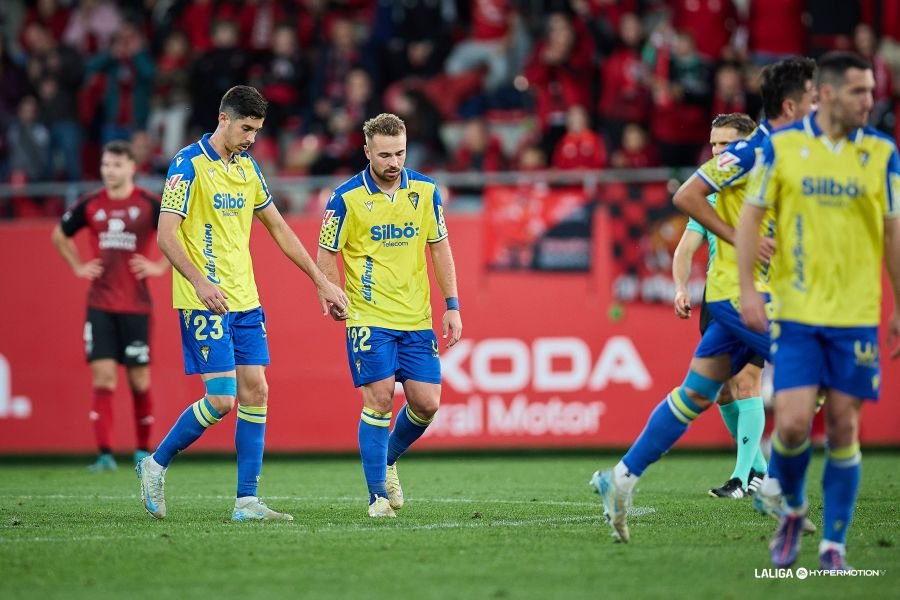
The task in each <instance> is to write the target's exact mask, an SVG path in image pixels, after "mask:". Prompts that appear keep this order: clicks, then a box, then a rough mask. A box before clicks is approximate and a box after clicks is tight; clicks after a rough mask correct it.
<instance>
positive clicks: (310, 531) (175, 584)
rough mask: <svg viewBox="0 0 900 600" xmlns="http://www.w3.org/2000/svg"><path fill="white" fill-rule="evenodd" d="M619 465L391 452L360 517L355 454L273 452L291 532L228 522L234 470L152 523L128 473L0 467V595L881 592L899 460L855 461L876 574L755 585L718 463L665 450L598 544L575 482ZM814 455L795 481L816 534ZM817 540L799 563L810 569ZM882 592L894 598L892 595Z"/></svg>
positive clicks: (746, 507) (857, 533) (895, 527)
mask: <svg viewBox="0 0 900 600" xmlns="http://www.w3.org/2000/svg"><path fill="white" fill-rule="evenodd" d="M617 458H618V457H617V456H613V455H597V456H593V455H585V454H562V455H560V454H554V455H548V456H541V455H537V454H531V453H529V454H526V455H521V456H516V455H512V454H510V455H500V456H497V455H493V456H487V457H458V456H456V457H454V456H441V455H427V456H416V455H415V454H414V455H412V456H410V457H407V458H404V459H403V460H401V461H400V463H398V464H399V473H400V479H401V482H402V483H403V487H404V491H405V492H406V498H407V504H406V507H405V508H404V509H403V510H402V511H400V512H399V516H398V518H397V519H395V520H377V521H376V520H372V519H369V518H368V517H367V516H366V515H365V508H366V506H365V493H364V487H365V484H364V482H363V478H362V469H361V467H360V464H359V461H358V459H357V458H355V457H338V458H304V457H270V458H269V459H268V460H267V462H266V464H265V466H264V470H263V474H264V477H263V479H262V481H261V486H260V493H261V495H262V497H263V498H264V499H265V500H267V501H268V503H269V504H270V506H272V507H273V508H276V509H278V510H284V511H288V512H291V513H293V514H294V516H295V518H296V520H295V521H294V522H292V523H286V522H271V523H232V522H231V521H230V513H231V507H232V504H233V493H234V481H235V468H234V462H233V459H229V460H225V459H215V458H212V459H211V458H208V457H198V456H192V455H190V454H187V455H185V456H181V457H179V458H178V459H177V460H176V461H175V463H173V466H172V468H171V469H170V470H169V473H168V476H167V483H166V492H167V504H168V518H167V519H166V520H165V521H160V522H157V521H153V520H152V519H151V518H150V517H149V516H148V515H147V514H146V513H145V512H144V510H143V508H142V506H141V503H140V498H139V489H138V483H137V479H136V477H135V475H134V472H133V471H132V470H131V469H130V468H129V465H128V464H127V463H120V468H119V470H118V471H117V472H115V473H105V474H99V475H95V474H90V473H87V472H86V471H85V470H84V468H83V465H82V464H80V463H74V462H71V461H70V460H69V461H66V462H56V463H54V462H50V461H21V460H20V461H16V460H14V459H11V458H6V459H4V460H3V462H0V598H8V599H19V598H39V599H41V600H48V599H51V598H66V599H77V598H91V599H98V598H154V599H161V598H216V599H221V598H241V599H251V598H261V599H265V600H275V599H278V598H315V599H319V598H342V599H344V598H379V599H385V598H397V599H416V600H418V599H429V598H486V599H493V598H502V599H520V598H535V599H548V598H563V599H570V598H591V599H607V598H667V599H670V598H749V597H757V598H783V597H789V598H791V599H795V598H826V597H840V598H866V599H870V598H888V597H893V598H896V597H897V596H896V593H897V590H898V589H900V552H898V545H900V508H898V496H900V494H898V492H900V484H898V483H897V482H898V479H897V477H896V468H897V463H898V460H897V454H896V453H891V452H886V451H882V452H870V453H868V454H866V455H865V456H864V459H863V483H862V488H861V490H860V496H859V502H858V506H857V511H856V516H855V521H854V524H853V527H852V529H851V530H850V535H849V539H848V546H849V552H848V559H849V562H850V564H851V565H853V566H854V567H856V568H857V569H870V570H875V571H880V572H881V574H880V575H879V576H857V577H808V578H807V579H805V580H798V579H796V578H793V579H786V578H761V577H760V575H761V574H762V573H763V570H764V569H769V568H771V565H770V563H769V560H768V552H767V549H766V546H767V541H768V539H769V537H770V535H771V533H772V531H773V530H774V525H775V522H774V521H772V520H770V519H768V518H766V517H763V516H761V515H758V514H756V513H754V512H753V510H752V508H751V506H750V501H749V500H748V499H745V500H741V501H734V500H722V499H713V498H709V497H707V496H706V490H707V489H708V488H709V487H712V486H714V485H720V484H721V483H722V482H723V481H724V480H725V479H726V477H727V476H728V474H729V473H730V472H731V467H732V463H733V455H731V454H693V453H679V452H675V453H673V454H672V455H670V456H667V457H665V458H664V459H663V460H662V462H661V463H659V464H657V465H655V466H654V467H652V468H651V469H650V470H649V471H648V472H647V473H646V474H645V476H644V478H642V480H641V482H640V483H639V486H638V492H637V495H636V497H635V502H634V505H635V506H634V508H635V514H634V516H633V517H632V518H631V520H630V522H631V534H632V542H631V543H630V544H627V545H623V544H614V543H613V542H612V538H611V537H610V530H609V528H608V527H607V525H606V524H605V523H604V522H603V521H602V518H601V512H602V510H601V507H600V503H599V501H598V498H597V496H596V495H595V494H593V493H591V491H590V489H589V488H588V486H587V481H588V479H589V477H590V475H591V473H592V472H593V471H594V470H595V469H596V468H598V467H601V466H603V467H607V466H611V465H612V464H613V463H614V462H615V461H616V460H617ZM821 468H822V457H821V452H817V453H816V456H815V457H814V459H813V464H812V467H811V470H810V475H809V486H808V488H809V490H810V492H811V494H810V506H811V514H810V516H811V517H812V519H813V521H814V522H816V524H817V525H819V526H821V510H822V506H821V492H820V485H819V482H820V478H821ZM817 544H818V537H806V538H805V539H804V545H803V550H802V551H801V557H800V560H799V562H798V564H797V565H795V567H799V566H803V567H807V568H810V569H813V568H816V567H817V561H816V546H817ZM892 590H893V591H892Z"/></svg>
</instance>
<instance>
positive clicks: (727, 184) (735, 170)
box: [696, 120, 772, 302]
mask: <svg viewBox="0 0 900 600" xmlns="http://www.w3.org/2000/svg"><path fill="white" fill-rule="evenodd" d="M770 132H771V127H770V125H769V124H768V123H767V122H766V121H765V120H763V121H762V122H761V123H760V124H759V127H757V128H756V129H755V130H754V131H753V133H751V134H750V135H749V136H747V137H746V138H745V139H743V140H739V141H737V142H733V143H731V144H729V145H728V147H727V148H725V150H724V151H723V152H722V153H721V154H719V156H715V157H713V158H711V159H709V160H708V161H706V162H705V163H704V164H703V165H702V166H701V167H700V168H699V169H697V171H696V175H697V176H698V177H699V178H700V179H702V180H703V181H705V182H706V184H707V185H708V186H709V187H711V188H712V189H714V190H715V191H716V192H717V194H718V198H717V201H716V205H715V207H716V212H717V213H718V214H719V218H721V219H722V221H724V222H725V223H727V224H728V225H731V226H732V227H735V226H736V225H737V222H738V218H739V217H740V214H741V208H742V207H743V206H744V193H745V190H746V185H747V175H748V174H749V173H750V171H751V170H752V169H753V165H754V163H755V162H756V155H757V151H758V149H759V148H760V146H761V145H762V143H763V141H764V140H765V139H766V138H767V137H768V136H769V134H770ZM771 228H772V215H771V213H770V214H767V215H766V218H765V219H764V220H763V224H762V225H761V229H762V230H761V232H760V233H761V234H763V235H768V234H769V233H770V229H771ZM768 276H769V272H768V268H767V266H766V265H763V264H762V263H759V262H757V264H756V284H757V285H756V287H757V289H759V291H761V292H768V291H769V287H768ZM739 296H740V285H739V283H738V268H737V254H736V252H735V250H734V246H732V245H731V244H727V243H725V242H720V243H717V244H716V253H715V254H714V255H712V256H711V257H710V264H709V272H708V274H707V278H706V301H707V302H718V301H720V300H734V299H736V298H738V297H739Z"/></svg>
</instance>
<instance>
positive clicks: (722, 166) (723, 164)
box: [716, 152, 740, 171]
mask: <svg viewBox="0 0 900 600" xmlns="http://www.w3.org/2000/svg"><path fill="white" fill-rule="evenodd" d="M739 161H740V159H739V158H738V157H737V156H735V155H734V154H732V153H731V152H723V153H722V154H720V155H719V157H718V158H717V159H716V168H717V169H719V170H720V171H727V170H728V169H730V168H731V167H733V166H734V165H736V164H737V163H738V162H739Z"/></svg>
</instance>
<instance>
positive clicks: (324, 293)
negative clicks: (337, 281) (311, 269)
mask: <svg viewBox="0 0 900 600" xmlns="http://www.w3.org/2000/svg"><path fill="white" fill-rule="evenodd" d="M316 290H317V292H318V294H319V305H320V306H321V307H322V316H325V315H328V314H330V315H331V317H332V318H334V319H335V320H336V321H343V320H346V319H347V316H349V313H348V312H347V306H349V305H350V300H348V299H347V294H345V293H344V290H342V289H341V288H339V287H338V286H336V285H334V284H333V283H331V282H330V281H328V280H324V281H323V282H322V283H321V284H318V285H317V286H316ZM335 314H338V315H342V314H343V315H347V316H344V317H343V318H335Z"/></svg>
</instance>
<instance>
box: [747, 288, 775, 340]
mask: <svg viewBox="0 0 900 600" xmlns="http://www.w3.org/2000/svg"><path fill="white" fill-rule="evenodd" d="M741 320H742V321H743V322H744V324H745V325H746V326H747V327H749V328H750V329H752V330H753V331H758V332H760V333H765V332H767V331H768V330H769V318H768V316H767V315H766V301H765V299H764V298H763V296H762V294H760V293H759V292H757V291H756V290H753V291H752V292H741Z"/></svg>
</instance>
